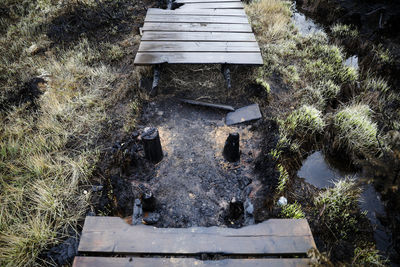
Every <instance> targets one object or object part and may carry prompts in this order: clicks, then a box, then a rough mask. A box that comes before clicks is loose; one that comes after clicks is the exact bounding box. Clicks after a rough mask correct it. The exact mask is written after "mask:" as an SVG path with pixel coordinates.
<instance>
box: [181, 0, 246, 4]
mask: <svg viewBox="0 0 400 267" xmlns="http://www.w3.org/2000/svg"><path fill="white" fill-rule="evenodd" d="M224 2H241V0H175V3H183V4H184V3H224Z"/></svg>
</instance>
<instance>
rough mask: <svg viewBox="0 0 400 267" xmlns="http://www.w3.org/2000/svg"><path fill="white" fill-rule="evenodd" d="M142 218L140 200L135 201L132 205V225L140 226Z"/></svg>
mask: <svg viewBox="0 0 400 267" xmlns="http://www.w3.org/2000/svg"><path fill="white" fill-rule="evenodd" d="M142 216H143V209H142V202H141V201H140V199H138V198H137V199H135V203H134V205H133V216H132V224H133V225H137V224H140V223H141V221H142Z"/></svg>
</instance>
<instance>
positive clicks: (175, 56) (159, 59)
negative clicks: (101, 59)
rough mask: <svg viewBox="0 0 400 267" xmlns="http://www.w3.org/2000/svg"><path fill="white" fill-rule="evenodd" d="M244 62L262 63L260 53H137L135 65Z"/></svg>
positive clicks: (248, 63) (249, 63) (250, 63)
mask: <svg viewBox="0 0 400 267" xmlns="http://www.w3.org/2000/svg"><path fill="white" fill-rule="evenodd" d="M162 63H170V64H245V65H262V64H263V60H262V58H261V54H260V53H234V52H233V53H226V52H225V53H221V52H215V53H213V52H201V53H200V52H162V53H157V52H156V53H137V54H136V57H135V61H134V64H135V65H152V64H162Z"/></svg>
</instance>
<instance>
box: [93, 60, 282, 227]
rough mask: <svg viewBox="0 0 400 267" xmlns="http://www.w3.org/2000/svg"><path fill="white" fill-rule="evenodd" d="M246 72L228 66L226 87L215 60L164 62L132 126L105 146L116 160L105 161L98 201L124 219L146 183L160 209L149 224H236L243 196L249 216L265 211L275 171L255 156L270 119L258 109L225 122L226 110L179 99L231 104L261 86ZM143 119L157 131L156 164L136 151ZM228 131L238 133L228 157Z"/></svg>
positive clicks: (245, 100)
mask: <svg viewBox="0 0 400 267" xmlns="http://www.w3.org/2000/svg"><path fill="white" fill-rule="evenodd" d="M247 74H248V72H247V71H245V70H244V69H242V68H237V69H235V70H234V71H233V84H234V88H232V89H230V90H228V89H226V87H225V85H224V80H223V76H222V75H221V73H220V72H219V69H218V67H217V66H168V67H167V68H165V69H164V70H163V72H162V75H163V76H162V78H161V79H162V81H161V84H160V90H159V94H158V96H157V97H155V98H153V99H150V100H149V101H147V102H145V103H143V110H142V116H141V119H140V122H139V125H138V127H137V129H138V131H137V132H135V133H133V134H132V135H131V136H127V137H126V138H125V139H124V141H121V142H119V143H118V144H117V145H116V146H114V149H113V151H111V152H110V153H112V154H113V155H112V156H111V157H110V158H114V161H115V159H117V161H118V162H119V164H112V162H110V163H111V164H107V165H105V166H106V167H105V169H104V175H107V176H108V177H109V181H108V184H106V185H105V190H104V191H103V196H102V197H101V201H100V209H103V210H108V211H109V212H110V213H112V214H114V215H119V216H121V217H124V218H126V219H127V221H130V220H131V218H130V216H131V215H132V212H133V202H134V199H135V198H140V197H141V196H142V195H143V192H144V191H146V190H147V191H148V190H150V191H151V192H152V193H153V194H154V196H155V199H156V205H155V211H154V212H156V213H158V214H159V215H160V219H159V220H158V222H157V223H156V224H155V226H157V227H190V226H214V225H217V226H221V225H227V226H230V227H240V226H243V225H244V224H245V218H244V217H245V216H244V204H245V203H247V204H246V205H248V203H249V202H251V203H252V205H254V208H255V214H254V215H255V217H256V220H262V219H263V218H265V216H268V215H266V214H265V212H264V211H263V212H261V210H265V209H266V203H267V201H266V200H267V199H268V197H269V198H271V197H272V195H273V194H272V191H270V194H268V192H269V191H268V190H272V188H273V185H274V182H275V181H276V178H277V173H276V171H275V165H274V164H268V165H265V164H264V162H261V161H260V160H259V159H260V158H264V157H265V153H264V152H263V149H262V148H263V147H265V141H266V140H268V138H265V130H266V129H268V127H269V126H271V123H272V122H271V121H269V120H268V119H266V118H265V117H266V113H265V112H266V111H264V112H263V113H264V119H262V120H259V121H255V122H250V123H245V124H239V125H233V126H227V125H225V122H224V119H225V116H226V114H227V111H223V110H218V109H213V108H206V107H200V106H194V105H189V104H185V103H182V102H181V101H180V100H179V98H187V99H194V100H201V101H207V102H212V103H221V104H229V105H233V106H234V107H235V108H239V107H243V106H245V105H248V104H251V103H254V102H257V101H258V100H260V98H259V97H260V96H261V97H262V93H261V94H260V92H258V91H257V90H258V89H257V88H253V87H244V86H243V84H245V83H243V84H242V82H243V81H245V79H246V78H245V77H246V76H247ZM256 94H258V95H260V96H258V97H256V96H255V95H256ZM263 101H264V102H265V100H263ZM267 116H268V115H267ZM149 126H151V127H156V128H157V129H158V131H159V134H160V139H161V144H162V148H163V151H164V158H163V160H162V161H161V162H159V163H158V164H152V163H150V162H148V161H147V160H146V159H144V152H143V148H142V145H141V142H140V133H141V132H142V131H143V129H144V128H145V127H149ZM269 128H270V130H271V132H270V133H269V136H271V137H274V136H275V135H276V132H277V127H275V128H271V127H269ZM233 132H238V133H239V135H240V150H241V155H240V160H239V161H238V162H234V163H230V162H228V161H226V160H225V159H224V157H223V155H222V151H223V147H224V144H225V140H226V138H227V137H228V135H229V133H233ZM275 139H276V138H275ZM270 144H271V146H274V145H275V143H274V142H271V143H270ZM268 151H269V150H268ZM261 155H263V156H261ZM104 207H106V208H105V209H104ZM145 216H146V215H145Z"/></svg>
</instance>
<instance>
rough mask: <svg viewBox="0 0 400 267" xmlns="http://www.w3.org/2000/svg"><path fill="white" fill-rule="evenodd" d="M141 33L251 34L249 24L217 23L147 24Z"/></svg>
mask: <svg viewBox="0 0 400 267" xmlns="http://www.w3.org/2000/svg"><path fill="white" fill-rule="evenodd" d="M142 30H143V31H158V32H160V31H169V32H252V29H251V27H250V25H249V24H217V23H215V24H214V23H211V24H208V23H166V22H147V23H145V24H144V25H143V29H142Z"/></svg>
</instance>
